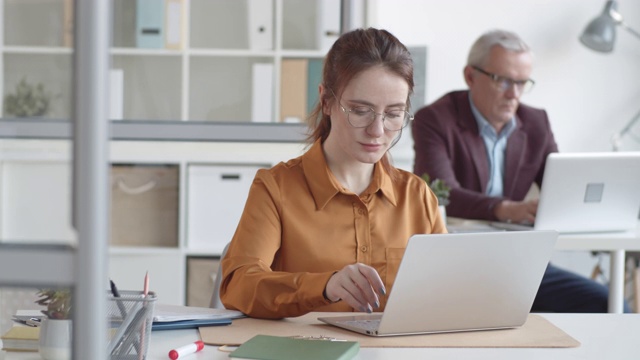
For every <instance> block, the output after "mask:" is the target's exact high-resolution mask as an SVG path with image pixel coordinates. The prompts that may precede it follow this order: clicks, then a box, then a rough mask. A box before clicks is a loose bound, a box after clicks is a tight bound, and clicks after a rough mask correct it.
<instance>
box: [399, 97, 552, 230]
mask: <svg viewBox="0 0 640 360" xmlns="http://www.w3.org/2000/svg"><path fill="white" fill-rule="evenodd" d="M411 126H412V134H413V141H414V150H415V162H414V167H413V172H414V173H415V174H416V175H419V176H420V175H422V174H424V173H428V174H429V176H430V177H431V179H438V178H439V179H442V180H444V181H445V182H446V183H447V184H448V185H449V186H451V196H450V203H449V205H448V206H447V214H448V215H450V216H454V217H461V218H466V219H484V220H496V217H495V215H494V214H493V207H494V206H495V205H496V204H498V203H499V202H500V201H502V200H503V199H510V200H515V201H520V200H523V199H524V197H525V196H526V194H527V192H528V191H529V189H530V188H531V185H532V184H533V183H534V182H535V183H537V184H538V185H541V184H542V176H543V173H544V165H545V161H546V158H547V155H548V154H549V153H552V152H557V151H558V146H557V145H556V142H555V140H554V138H553V133H552V132H551V125H550V124H549V119H548V117H547V113H546V112H545V111H544V110H542V109H536V108H532V107H530V106H527V105H523V104H520V106H519V107H518V110H517V112H516V129H515V130H514V131H513V133H512V134H511V135H510V136H509V138H508V140H507V148H506V153H505V164H504V167H505V168H504V172H505V174H504V180H503V185H504V197H503V198H497V197H490V196H488V195H486V194H485V191H486V189H487V184H488V182H489V159H488V158H487V153H486V149H485V145H484V142H483V141H482V137H481V136H480V134H479V130H478V124H477V123H476V119H475V117H474V116H473V113H472V111H471V105H470V103H469V92H468V91H454V92H451V93H448V94H446V95H444V96H443V97H441V98H440V99H438V100H437V101H435V102H434V103H433V104H431V105H429V106H426V107H423V108H422V109H420V110H419V111H418V112H417V113H416V114H415V120H414V121H413V124H412V125H411Z"/></svg>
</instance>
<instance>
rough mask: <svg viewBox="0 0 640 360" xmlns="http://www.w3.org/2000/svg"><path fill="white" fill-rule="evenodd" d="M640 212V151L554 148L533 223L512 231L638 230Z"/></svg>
mask: <svg viewBox="0 0 640 360" xmlns="http://www.w3.org/2000/svg"><path fill="white" fill-rule="evenodd" d="M639 213H640V152H608V153H553V154H550V155H549V156H548V157H547V162H546V165H545V170H544V178H543V180H542V186H541V188H540V200H539V203H538V212H537V214H536V221H535V223H534V224H533V225H529V226H526V225H524V226H523V225H521V224H505V223H492V224H491V225H492V226H494V227H497V228H500V229H507V230H527V229H531V228H533V229H536V230H556V231H558V232H560V233H595V232H626V231H635V229H636V226H637V224H638V216H639Z"/></svg>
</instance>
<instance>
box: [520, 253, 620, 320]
mask: <svg viewBox="0 0 640 360" xmlns="http://www.w3.org/2000/svg"><path fill="white" fill-rule="evenodd" d="M608 303H609V289H608V288H607V287H606V286H604V285H602V284H600V283H598V282H596V281H593V280H591V279H588V278H586V277H583V276H580V275H578V274H574V273H572V272H569V271H567V270H563V269H560V268H558V267H555V266H553V265H551V264H549V265H548V266H547V270H546V271H545V273H544V277H543V278H542V283H541V284H540V288H539V289H538V294H537V295H536V298H535V300H534V301H533V306H532V307H531V311H532V312H558V313H605V312H607V310H608ZM624 312H630V308H629V305H628V304H627V303H626V302H625V304H624Z"/></svg>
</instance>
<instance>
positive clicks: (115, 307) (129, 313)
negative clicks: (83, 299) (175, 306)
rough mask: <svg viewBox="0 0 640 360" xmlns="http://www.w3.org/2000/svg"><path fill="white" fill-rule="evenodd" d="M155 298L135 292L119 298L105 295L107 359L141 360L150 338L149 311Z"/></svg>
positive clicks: (151, 316) (144, 355)
mask: <svg viewBox="0 0 640 360" xmlns="http://www.w3.org/2000/svg"><path fill="white" fill-rule="evenodd" d="M156 300H157V297H156V294H155V293H153V292H149V294H148V295H147V296H146V297H145V296H143V295H142V293H141V292H139V291H121V292H120V296H119V297H115V296H113V295H112V294H111V293H109V295H108V302H107V314H108V316H109V324H110V325H109V333H108V336H109V340H108V345H107V354H108V356H109V359H110V360H144V359H146V358H147V349H148V347H149V341H150V338H151V325H152V322H153V308H154V306H155V303H156Z"/></svg>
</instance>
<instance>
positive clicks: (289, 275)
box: [220, 28, 446, 318]
mask: <svg viewBox="0 0 640 360" xmlns="http://www.w3.org/2000/svg"><path fill="white" fill-rule="evenodd" d="M412 91H413V63H412V60H411V55H410V53H409V51H408V50H407V49H406V47H405V46H404V45H403V44H402V43H400V41H398V39H396V38H395V37H394V36H393V35H391V34H390V33H389V32H387V31H385V30H378V29H372V28H369V29H366V30H364V29H359V30H354V31H352V32H349V33H346V34H344V35H342V36H341V37H340V38H339V39H338V40H337V41H336V42H335V44H334V45H333V47H332V48H331V50H330V51H329V53H328V54H327V56H326V58H325V63H324V68H323V76H322V84H321V85H320V86H319V92H320V97H319V104H318V105H317V106H316V109H315V110H314V112H313V113H312V114H311V116H310V124H309V127H310V130H311V135H310V136H309V142H310V144H311V147H310V148H309V149H308V151H307V152H306V153H305V154H304V155H302V156H300V157H298V158H295V159H292V160H289V161H288V162H286V163H280V164H278V165H276V166H275V167H273V168H271V169H269V170H260V171H258V173H257V174H256V177H255V179H254V181H253V184H252V187H251V190H250V192H249V197H248V199H247V203H246V205H245V209H244V213H243V214H242V217H241V219H240V223H239V224H238V228H237V230H236V233H235V235H234V237H233V239H232V241H231V243H230V245H229V249H228V251H227V254H226V256H225V257H224V259H223V261H222V269H223V274H222V276H223V280H222V284H221V289H220V294H221V300H222V303H223V304H224V305H225V307H227V308H229V309H236V310H240V311H242V312H243V313H245V314H247V315H249V316H253V317H260V318H282V317H291V316H299V315H303V314H305V313H307V312H310V311H362V312H372V311H382V310H383V309H384V307H385V304H386V294H388V293H389V291H390V290H391V289H392V286H393V282H394V279H395V276H396V273H397V271H398V266H399V264H400V260H401V258H402V255H403V253H404V249H405V247H406V244H407V241H408V239H409V237H410V236H411V235H413V234H417V233H422V234H424V233H443V232H446V228H445V225H444V223H443V221H442V218H441V217H440V214H439V212H438V203H437V199H436V197H435V196H434V195H433V193H432V192H431V191H430V190H429V189H428V187H427V184H426V183H425V182H424V181H423V180H422V179H420V178H418V177H417V176H415V175H413V174H411V173H409V172H405V171H402V170H399V169H396V168H394V167H393V166H392V165H391V162H390V159H389V154H388V150H389V148H390V147H391V146H392V145H393V144H395V142H397V141H398V139H399V137H400V135H401V133H402V129H403V128H404V127H406V126H407V125H408V123H409V122H410V121H411V119H412V116H411V114H410V113H409V96H410V95H411V93H412Z"/></svg>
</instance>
